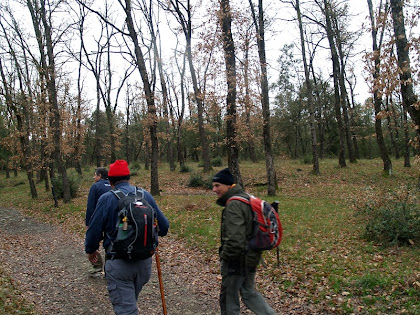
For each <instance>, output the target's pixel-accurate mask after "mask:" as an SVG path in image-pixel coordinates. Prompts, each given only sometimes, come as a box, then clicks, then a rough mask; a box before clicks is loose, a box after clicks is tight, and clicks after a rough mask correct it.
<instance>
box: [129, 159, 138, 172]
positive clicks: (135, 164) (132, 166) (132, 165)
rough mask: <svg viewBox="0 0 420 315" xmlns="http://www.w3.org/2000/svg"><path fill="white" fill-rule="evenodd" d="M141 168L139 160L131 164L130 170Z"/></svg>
mask: <svg viewBox="0 0 420 315" xmlns="http://www.w3.org/2000/svg"><path fill="white" fill-rule="evenodd" d="M139 170H141V164H140V163H139V162H138V161H135V162H133V164H131V165H130V172H135V171H139Z"/></svg>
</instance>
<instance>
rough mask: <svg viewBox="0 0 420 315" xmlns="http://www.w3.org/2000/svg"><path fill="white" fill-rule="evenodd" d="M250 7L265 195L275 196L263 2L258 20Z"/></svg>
mask: <svg viewBox="0 0 420 315" xmlns="http://www.w3.org/2000/svg"><path fill="white" fill-rule="evenodd" d="M249 5H250V7H251V13H252V18H253V21H254V25H255V28H256V33H257V35H258V36H257V45H258V56H259V59H260V67H261V96H262V97H261V102H262V113H263V139H264V152H265V164H266V170H267V182H268V187H267V194H268V195H269V196H275V195H276V190H277V177H276V169H275V167H274V160H273V154H272V151H271V133H270V100H269V94H268V77H267V60H266V55H265V38H264V13H263V0H259V1H258V20H257V17H256V15H255V10H254V4H253V3H252V0H249Z"/></svg>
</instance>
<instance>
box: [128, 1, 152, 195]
mask: <svg viewBox="0 0 420 315" xmlns="http://www.w3.org/2000/svg"><path fill="white" fill-rule="evenodd" d="M124 9H125V14H126V22H127V27H128V30H129V32H130V37H131V40H132V41H133V44H134V50H135V55H136V64H137V68H138V70H139V72H140V76H141V78H142V81H143V87H144V92H145V94H146V102H147V112H148V116H149V120H150V126H149V132H150V141H151V146H152V150H151V170H150V172H151V183H150V192H151V194H152V195H154V196H157V195H160V190H159V177H158V159H159V147H158V139H157V115H156V106H155V100H154V93H153V91H152V89H151V86H150V82H149V77H148V73H147V68H146V63H145V61H144V57H143V53H142V51H141V49H140V45H139V42H138V38H137V33H136V31H135V29H134V22H133V18H132V16H131V1H130V0H125V8H124Z"/></svg>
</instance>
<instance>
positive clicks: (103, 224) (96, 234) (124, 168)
mask: <svg viewBox="0 0 420 315" xmlns="http://www.w3.org/2000/svg"><path fill="white" fill-rule="evenodd" d="M108 179H109V182H110V184H111V187H112V188H113V189H118V190H119V191H121V192H122V193H124V194H125V195H127V194H130V193H131V194H135V192H136V189H137V188H136V187H134V186H131V185H130V184H129V179H130V170H129V168H128V164H127V162H126V161H124V160H116V161H115V163H112V164H111V165H110V166H109V171H108ZM142 192H143V198H144V200H145V201H146V202H147V203H149V205H151V206H152V207H153V208H154V209H155V210H156V216H157V221H158V226H159V236H165V235H166V234H167V233H168V229H169V222H168V220H167V219H166V217H165V216H164V214H163V213H162V211H161V210H160V209H159V207H158V205H157V204H156V201H155V199H154V198H153V196H152V195H151V194H150V193H149V192H148V191H146V190H144V189H142ZM118 200H119V199H118V197H117V196H116V195H115V194H114V193H113V191H109V192H106V193H105V194H103V195H102V196H101V197H100V198H99V200H98V204H97V206H96V209H95V212H94V214H93V216H92V218H91V221H90V224H89V228H88V229H87V231H86V238H85V251H86V253H87V254H88V258H89V261H90V262H91V263H94V262H96V260H97V255H96V252H97V250H98V248H99V242H100V241H101V240H102V239H103V246H104V248H105V252H107V253H108V251H107V250H108V248H110V245H111V242H112V241H114V240H115V238H116V236H117V235H116V234H117V233H116V228H115V227H116V225H117V222H118V211H119V209H118ZM108 255H109V254H108ZM108 255H107V260H106V262H105V278H106V280H107V288H108V293H109V298H110V300H111V302H112V305H113V308H114V312H115V314H138V308H137V299H138V296H139V294H140V291H141V289H142V288H143V286H144V285H145V284H146V283H147V282H148V281H149V279H150V275H151V272H152V258H151V257H149V258H146V259H120V258H114V257H111V256H109V257H108Z"/></svg>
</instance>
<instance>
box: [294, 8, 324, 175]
mask: <svg viewBox="0 0 420 315" xmlns="http://www.w3.org/2000/svg"><path fill="white" fill-rule="evenodd" d="M295 10H296V13H297V18H298V23H299V33H300V47H301V51H302V60H303V68H304V71H305V85H306V89H307V97H308V108H309V121H310V129H311V143H312V172H313V173H314V174H315V175H319V161H318V148H317V141H316V130H315V110H314V102H313V96H312V93H313V89H312V82H311V79H310V73H309V67H308V63H307V61H306V49H305V37H304V32H303V23H302V15H301V12H300V5H299V0H296V6H295Z"/></svg>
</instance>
